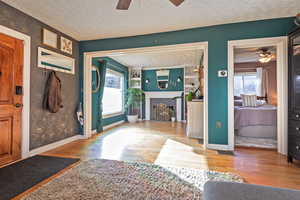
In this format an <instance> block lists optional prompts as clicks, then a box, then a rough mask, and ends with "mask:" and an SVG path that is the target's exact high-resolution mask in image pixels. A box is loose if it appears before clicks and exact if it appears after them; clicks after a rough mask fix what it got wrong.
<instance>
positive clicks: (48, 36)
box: [43, 28, 57, 48]
mask: <svg viewBox="0 0 300 200" xmlns="http://www.w3.org/2000/svg"><path fill="white" fill-rule="evenodd" d="M43 44H45V45H47V46H50V47H53V48H57V34H56V33H53V32H52V31H49V30H47V29H45V28H44V29H43Z"/></svg>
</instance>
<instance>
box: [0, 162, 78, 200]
mask: <svg viewBox="0 0 300 200" xmlns="http://www.w3.org/2000/svg"><path fill="white" fill-rule="evenodd" d="M78 161H79V159H73V158H61V157H50V156H34V157H31V158H28V159H26V160H22V161H20V162H17V163H14V164H12V165H9V166H6V167H3V168H0V200H8V199H11V198H12V197H15V196H17V195H19V194H21V193H22V192H25V191H26V190H28V189H30V188H32V187H33V186H34V185H36V184H38V183H40V182H41V181H43V180H45V179H47V178H49V177H51V176H53V175H55V174H56V173H58V172H59V171H61V170H63V169H65V168H66V167H68V166H70V165H72V164H74V163H76V162H78Z"/></svg>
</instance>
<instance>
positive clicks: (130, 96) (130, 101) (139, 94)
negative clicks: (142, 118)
mask: <svg viewBox="0 0 300 200" xmlns="http://www.w3.org/2000/svg"><path fill="white" fill-rule="evenodd" d="M143 99H144V92H143V91H142V90H141V89H139V88H129V89H128V90H127V102H126V108H127V110H128V114H127V120H128V122H129V123H135V122H136V121H137V120H138V116H139V114H138V113H139V110H140V105H141V102H142V100H143Z"/></svg>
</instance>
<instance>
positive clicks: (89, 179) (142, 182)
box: [23, 160, 243, 200]
mask: <svg viewBox="0 0 300 200" xmlns="http://www.w3.org/2000/svg"><path fill="white" fill-rule="evenodd" d="M208 180H214V181H230V182H243V180H242V178H241V177H239V176H236V175H234V174H230V173H220V172H214V171H206V170H197V169H187V168H174V167H161V166H158V165H154V164H146V163H138V162H120V161H113V160H90V161H85V162H82V163H81V164H79V165H78V166H77V167H74V168H72V169H71V170H69V171H68V172H66V173H65V174H64V175H62V176H60V177H58V178H56V179H54V180H52V181H51V182H49V183H47V184H46V185H44V186H42V187H41V188H40V189H38V190H36V191H34V192H33V193H30V194H29V195H28V196H25V197H23V200H40V199H43V200H50V199H56V200H62V199H68V200H75V199H89V200H92V199H97V200H170V199H171V200H179V199H180V200H193V199H195V200H196V199H198V200H201V199H202V190H203V185H204V184H205V182H207V181H208Z"/></svg>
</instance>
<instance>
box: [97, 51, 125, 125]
mask: <svg viewBox="0 0 300 200" xmlns="http://www.w3.org/2000/svg"><path fill="white" fill-rule="evenodd" d="M100 59H101V60H107V69H112V70H115V71H117V72H120V73H123V74H124V86H125V92H126V90H127V89H128V67H126V66H124V65H122V64H121V63H119V62H117V61H115V60H113V59H111V58H108V57H104V58H101V57H100V58H94V59H93V61H92V63H93V65H94V66H97V67H100V65H99V63H98V62H97V61H98V60H100ZM96 84H97V82H96V72H95V71H93V73H92V87H93V88H95V87H96ZM98 116H99V94H98V93H93V95H92V129H93V130H95V129H97V127H98ZM125 119H126V116H125V114H123V115H118V116H114V117H110V118H105V119H103V126H107V125H110V124H113V123H115V122H119V121H122V120H125Z"/></svg>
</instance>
